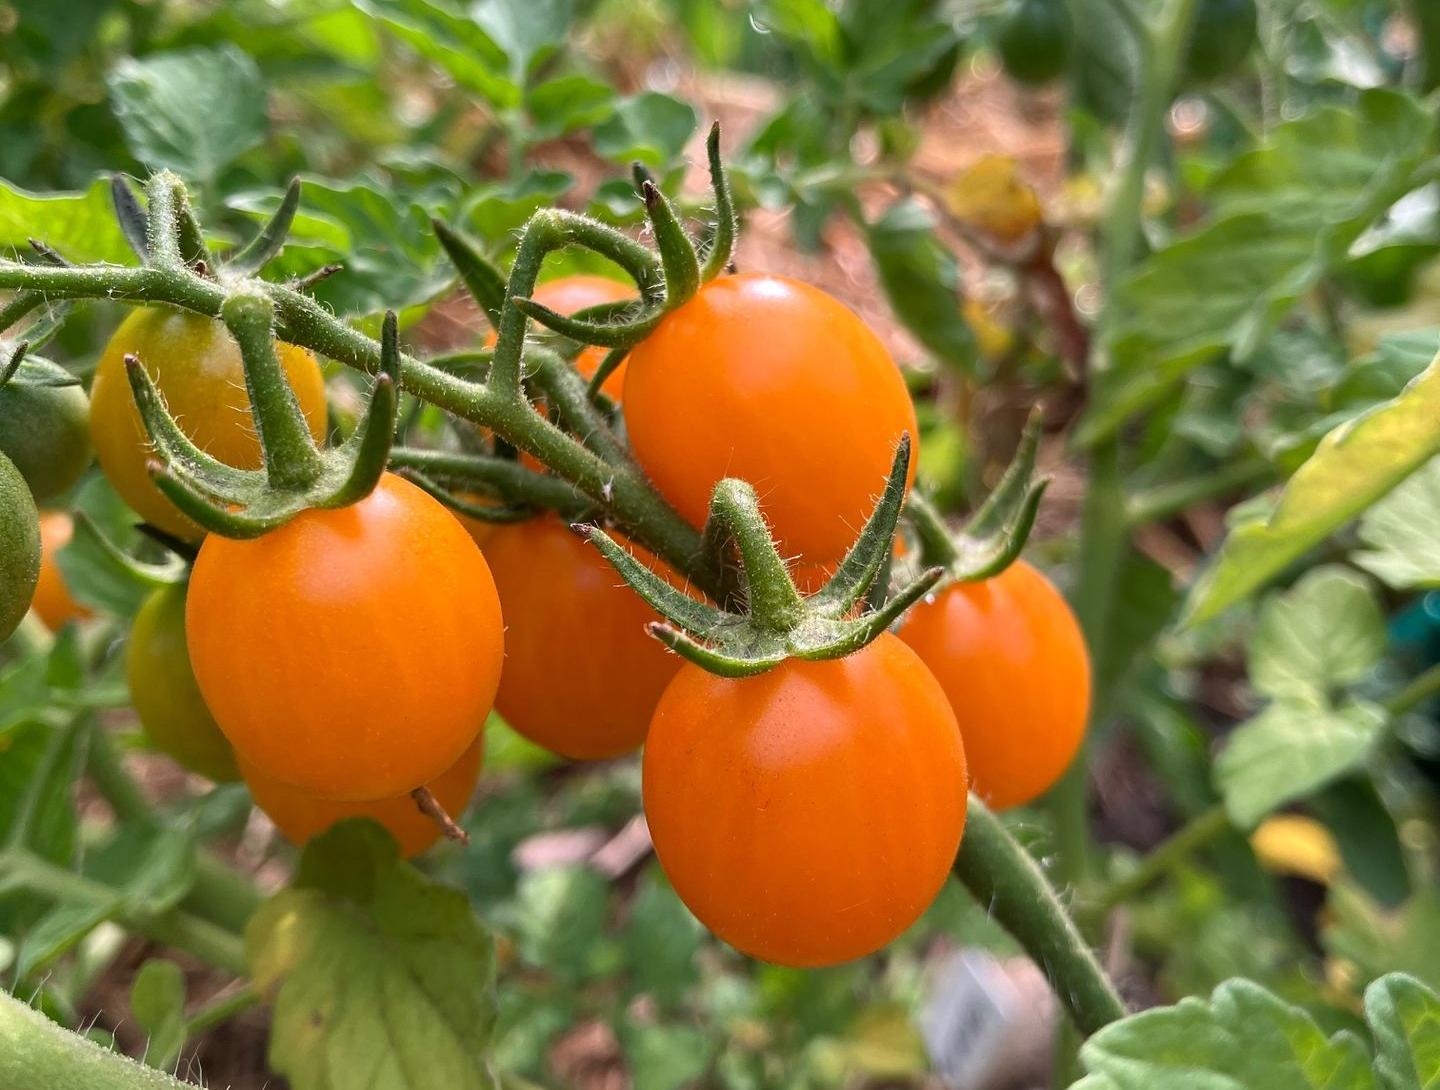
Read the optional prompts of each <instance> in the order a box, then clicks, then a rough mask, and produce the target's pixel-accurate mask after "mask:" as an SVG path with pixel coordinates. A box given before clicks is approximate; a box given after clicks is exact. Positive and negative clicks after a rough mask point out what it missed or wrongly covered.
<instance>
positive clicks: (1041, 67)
mask: <svg viewBox="0 0 1440 1090" xmlns="http://www.w3.org/2000/svg"><path fill="white" fill-rule="evenodd" d="M1074 40H1075V27H1074V24H1073V23H1072V22H1071V20H1070V9H1069V8H1068V7H1067V6H1066V5H1065V0H1018V2H1017V3H1016V4H1014V6H1012V7H1011V8H1010V10H1009V11H1008V12H1007V13H1006V14H1005V16H1004V17H1003V19H1002V20H1001V23H1000V27H999V30H998V32H997V33H996V36H995V48H996V50H997V51H998V52H999V54H1000V64H1001V65H1002V66H1003V67H1004V69H1005V72H1006V74H1007V75H1009V76H1010V78H1011V79H1013V80H1016V81H1018V82H1020V83H1028V84H1032V85H1038V84H1041V83H1049V82H1050V81H1051V80H1053V79H1056V78H1058V77H1059V76H1060V75H1062V74H1063V73H1064V71H1065V66H1066V65H1067V64H1068V63H1069V61H1070V50H1071V47H1072V46H1073V44H1074Z"/></svg>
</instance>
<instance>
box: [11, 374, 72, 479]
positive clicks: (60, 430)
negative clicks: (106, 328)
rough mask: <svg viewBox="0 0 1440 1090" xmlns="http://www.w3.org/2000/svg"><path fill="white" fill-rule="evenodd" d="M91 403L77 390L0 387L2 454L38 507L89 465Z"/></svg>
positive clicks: (70, 388)
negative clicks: (26, 486) (16, 470)
mask: <svg viewBox="0 0 1440 1090" xmlns="http://www.w3.org/2000/svg"><path fill="white" fill-rule="evenodd" d="M89 420H90V403H89V401H87V400H86V398H85V391H84V390H82V389H81V388H80V387H79V386H78V385H77V386H19V385H16V384H15V383H14V382H9V383H6V384H5V385H4V386H0V454H5V455H8V456H9V458H10V460H11V461H12V462H14V463H15V468H16V469H18V470H19V471H20V475H21V476H22V477H24V478H25V483H26V484H27V485H29V486H30V493H31V495H33V496H34V497H35V502H36V503H44V502H46V501H47V500H53V499H54V498H55V497H56V496H58V495H60V493H62V492H64V491H65V490H66V489H67V488H69V487H70V486H71V485H72V484H74V483H75V482H76V481H78V480H79V479H80V475H81V474H82V473H84V472H85V470H86V468H87V467H88V466H89V465H90V455H91V450H90V426H89Z"/></svg>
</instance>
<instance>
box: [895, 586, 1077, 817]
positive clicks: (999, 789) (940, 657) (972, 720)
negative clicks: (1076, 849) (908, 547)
mask: <svg viewBox="0 0 1440 1090" xmlns="http://www.w3.org/2000/svg"><path fill="white" fill-rule="evenodd" d="M900 638H901V639H902V640H904V641H905V642H906V643H908V644H909V645H910V646H911V647H913V648H914V649H915V652H916V654H918V655H919V656H920V657H921V658H922V659H924V660H925V664H926V665H927V666H929V667H930V669H931V670H932V671H934V673H935V677H936V678H937V679H939V681H940V685H941V686H942V687H943V688H944V690H945V695H946V696H948V697H949V698H950V704H951V706H952V707H953V708H954V709H955V718H956V719H957V720H958V721H959V723H960V735H961V737H962V738H963V739H964V741H965V755H966V757H968V758H969V761H970V777H971V786H972V787H973V789H974V791H975V793H976V794H977V795H979V796H980V797H981V798H982V799H984V800H985V801H986V802H988V803H989V804H990V805H991V806H993V807H996V808H997V809H1003V808H1005V807H1008V806H1019V805H1021V804H1023V803H1027V802H1029V801H1031V800H1032V799H1035V798H1037V797H1038V796H1040V795H1042V794H1044V793H1045V792H1046V791H1048V790H1049V789H1050V787H1051V786H1052V785H1054V783H1055V781H1056V780H1058V779H1059V778H1060V777H1061V776H1062V775H1063V774H1064V772H1065V769H1066V768H1067V767H1068V766H1069V764H1070V761H1071V759H1072V758H1074V756H1075V753H1076V751H1077V750H1079V748H1080V743H1081V741H1082V740H1083V738H1084V737H1085V722H1086V719H1087V718H1088V716H1089V714H1090V656H1089V654H1088V653H1087V652H1086V649H1085V639H1084V637H1083V636H1082V635H1081V633H1080V625H1079V624H1078V623H1077V622H1076V620H1075V615H1074V614H1073V613H1071V612H1070V607H1069V606H1068V605H1067V604H1066V602H1065V599H1064V598H1062V597H1061V596H1060V592H1059V591H1057V590H1056V589H1055V588H1054V586H1052V585H1051V583H1050V581H1049V580H1048V579H1046V578H1045V577H1044V576H1043V575H1041V574H1040V573H1039V572H1038V571H1036V570H1035V569H1034V568H1032V567H1031V566H1030V565H1029V564H1027V563H1025V562H1024V561H1023V560H1019V561H1016V562H1015V563H1014V564H1012V565H1011V566H1010V567H1008V568H1006V569H1005V570H1004V571H1003V572H1001V573H1000V574H999V575H997V576H995V577H994V578H992V579H986V580H983V581H981V582H978V583H955V584H953V585H951V586H949V587H946V588H945V589H944V590H943V591H941V592H940V594H938V595H937V596H936V597H935V598H934V599H933V600H930V601H925V602H921V603H920V604H919V605H917V606H915V608H914V609H912V610H911V611H910V615H909V618H908V619H907V620H906V622H905V625H904V627H903V628H901V629H900Z"/></svg>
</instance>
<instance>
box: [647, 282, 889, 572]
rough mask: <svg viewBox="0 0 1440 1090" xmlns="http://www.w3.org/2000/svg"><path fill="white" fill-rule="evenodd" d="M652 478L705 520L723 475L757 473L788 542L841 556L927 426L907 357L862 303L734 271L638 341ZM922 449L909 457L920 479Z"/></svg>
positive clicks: (802, 556)
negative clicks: (913, 396) (898, 456)
mask: <svg viewBox="0 0 1440 1090" xmlns="http://www.w3.org/2000/svg"><path fill="white" fill-rule="evenodd" d="M623 408H624V415H625V424H626V427H627V429H628V431H629V435H630V441H631V445H632V446H633V448H634V451H635V455H636V458H637V459H638V460H639V462H640V464H641V466H642V467H643V468H644V469H645V472H646V473H647V474H649V476H650V479H651V480H652V481H654V483H655V485H656V486H657V487H658V488H659V489H660V491H661V492H662V493H663V494H664V495H665V497H666V498H667V499H669V500H670V502H671V503H673V504H674V505H675V507H676V509H677V510H679V512H680V513H681V514H682V515H684V516H685V518H686V519H688V520H689V521H690V522H691V523H693V524H694V525H695V526H701V525H703V524H704V521H705V516H706V513H707V511H708V510H709V506H710V494H711V492H712V491H713V490H714V488H715V485H716V484H717V483H718V482H719V481H720V480H721V479H722V478H724V477H742V478H744V479H745V480H747V481H749V482H750V483H751V484H753V485H754V486H755V489H756V491H757V492H758V493H759V494H760V501H761V504H762V506H763V507H764V510H765V514H766V516H767V517H768V518H769V520H770V523H771V526H772V527H773V529H774V531H775V534H776V537H777V540H778V543H779V545H780V550H781V553H782V555H784V556H786V557H789V558H791V559H793V560H795V561H796V563H797V564H798V565H800V566H805V567H809V566H816V565H821V566H823V565H832V564H834V563H836V562H837V561H839V560H840V559H841V558H842V557H843V556H844V555H845V551H846V550H847V549H848V548H849V547H850V545H851V544H852V543H853V542H854V539H855V535H856V534H857V533H858V532H859V529H860V527H861V526H863V525H864V524H865V520H866V518H867V517H869V515H870V512H871V509H872V508H873V507H874V504H875V497H876V496H878V495H879V494H880V491H881V490H882V489H883V488H884V485H885V478H886V476H887V475H888V474H889V471H890V463H891V461H892V460H893V458H894V457H895V447H896V445H897V444H898V443H899V441H900V436H901V434H902V433H905V432H908V433H909V434H910V438H911V440H912V442H913V441H914V440H915V439H916V438H917V434H918V433H917V429H916V423H915V408H914V406H913V405H912V404H911V402H910V395H909V392H908V391H907V390H906V389H905V381H904V379H903V377H902V376H901V374H900V370H899V368H897V367H896V366H895V362H894V361H893V360H892V359H891V358H890V354H889V353H888V352H887V351H886V350H885V346H884V345H882V344H881V343H880V341H879V339H878V338H877V337H876V336H875V334H874V333H872V332H871V331H870V329H869V328H868V327H867V326H866V325H865V323H864V322H862V321H861V320H860V319H859V317H857V316H856V315H855V313H854V312H853V311H851V310H849V309H848V308H847V307H846V306H845V305H844V304H842V303H841V302H840V301H839V300H837V299H834V298H832V297H831V296H829V295H826V294H825V293H824V292H822V291H820V290H819V289H817V288H813V287H811V286H809V285H808V284H802V283H800V282H799V281H795V280H789V279H786V278H784V277H778V276H766V275H761V274H749V273H740V274H736V275H733V276H722V277H719V278H718V279H716V280H713V281H711V282H710V283H708V284H706V285H705V286H704V287H703V288H701V289H700V292H699V294H698V295H696V296H695V298H693V299H691V300H690V301H689V302H687V303H685V304H683V305H682V306H680V307H678V308H676V309H675V310H674V311H673V312H671V313H670V314H668V315H667V316H666V317H665V319H664V320H663V321H662V322H661V323H660V325H659V327H658V328H657V329H656V330H655V332H654V333H652V334H651V335H650V336H649V337H647V338H646V339H645V340H644V341H642V342H641V343H640V344H639V345H637V346H636V347H635V349H634V350H633V351H632V352H631V353H630V358H629V371H628V373H627V375H626V378H625V400H624V403H623ZM917 461H918V455H917V456H913V457H912V458H911V461H910V479H911V480H912V481H913V480H914V473H915V465H916V462H917Z"/></svg>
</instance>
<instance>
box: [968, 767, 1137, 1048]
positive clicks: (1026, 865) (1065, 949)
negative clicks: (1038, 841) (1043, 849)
mask: <svg viewBox="0 0 1440 1090" xmlns="http://www.w3.org/2000/svg"><path fill="white" fill-rule="evenodd" d="M955 873H956V874H957V875H958V876H959V877H960V880H961V881H962V882H964V883H965V885H966V887H967V888H968V889H969V890H970V892H971V893H972V894H974V896H975V899H976V900H977V901H979V903H980V905H981V906H982V907H985V908H988V909H989V911H990V914H991V915H992V916H994V917H995V919H996V920H998V921H999V922H1000V924H1001V925H1002V926H1003V927H1004V928H1005V929H1006V930H1007V931H1009V932H1010V934H1012V935H1013V936H1015V938H1016V940H1018V941H1019V943H1020V945H1021V946H1023V947H1024V948H1025V952H1026V953H1028V954H1029V955H1030V957H1031V958H1032V959H1033V960H1034V961H1035V964H1037V965H1038V966H1039V967H1040V968H1041V970H1043V971H1044V973H1045V976H1046V977H1047V978H1048V979H1049V981H1050V984H1051V987H1052V988H1053V989H1054V991H1055V995H1056V996H1057V997H1058V998H1059V1000H1060V1002H1061V1003H1062V1004H1063V1005H1064V1007H1065V1010H1066V1011H1067V1013H1068V1014H1069V1015H1070V1018H1071V1021H1073V1022H1074V1024H1075V1026H1076V1028H1077V1029H1078V1030H1079V1031H1080V1032H1081V1033H1083V1034H1085V1035H1087V1036H1088V1035H1090V1034H1092V1033H1094V1032H1095V1031H1096V1030H1098V1029H1100V1028H1101V1027H1102V1026H1106V1025H1109V1024H1110V1023H1111V1022H1114V1021H1116V1020H1118V1019H1120V1018H1123V1017H1125V1004H1124V1003H1123V1002H1122V1001H1121V999H1120V996H1119V995H1118V994H1117V993H1116V991H1115V986H1114V985H1113V984H1111V983H1110V979H1109V978H1108V977H1107V976H1106V975H1105V971H1104V970H1103V969H1102V968H1101V967H1100V963H1099V962H1098V961H1097V960H1096V959H1095V955H1094V953H1093V952H1092V951H1091V950H1090V947H1089V946H1088V945H1087V944H1086V942H1085V939H1084V938H1083V937H1082V936H1081V934H1080V932H1079V931H1078V930H1077V929H1076V927H1075V924H1074V923H1073V922H1072V921H1071V919H1070V917H1069V916H1068V915H1067V914H1066V912H1065V909H1064V908H1063V907H1062V906H1061V904H1060V901H1059V900H1058V899H1057V898H1056V896H1055V892H1054V890H1052V889H1051V888H1050V884H1049V882H1047V881H1046V879H1045V875H1044V874H1043V873H1041V870H1040V868H1039V866H1038V865H1036V863H1035V860H1034V859H1032V858H1031V857H1030V855H1029V854H1028V853H1027V852H1026V851H1025V849H1024V848H1022V847H1021V846H1020V845H1019V844H1018V843H1016V841H1015V838H1014V837H1012V836H1011V835H1010V834H1009V832H1008V831H1006V829H1005V826H1004V825H1003V824H1002V823H1001V821H1000V819H999V818H998V817H996V816H995V814H994V813H992V812H991V810H990V808H989V807H987V806H986V805H985V804H984V803H983V802H981V801H980V799H979V798H977V797H976V796H975V795H973V794H972V795H971V796H970V807H969V812H968V815H967V817H966V820H965V837H964V839H963V840H962V841H961V842H960V855H959V856H958V857H957V858H956V860H955Z"/></svg>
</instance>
